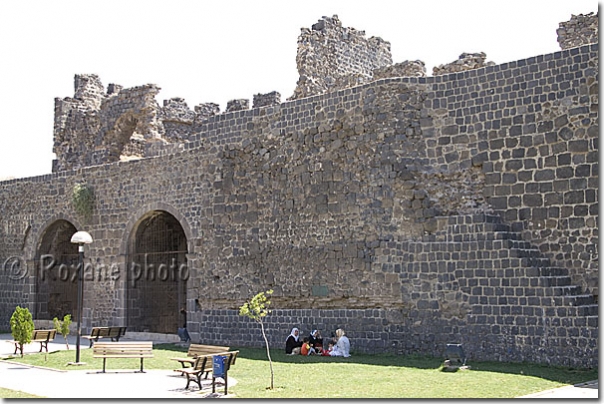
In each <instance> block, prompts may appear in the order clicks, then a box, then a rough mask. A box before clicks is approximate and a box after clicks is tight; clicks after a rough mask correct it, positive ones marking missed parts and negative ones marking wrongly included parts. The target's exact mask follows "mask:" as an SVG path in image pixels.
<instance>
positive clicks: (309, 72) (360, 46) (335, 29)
mask: <svg viewBox="0 0 604 404" xmlns="http://www.w3.org/2000/svg"><path fill="white" fill-rule="evenodd" d="M296 64H297V66H298V73H299V74H300V78H299V79H298V83H297V86H296V89H295V90H294V94H293V95H292V96H291V97H290V98H289V100H295V99H299V98H304V97H310V96H312V95H318V94H322V93H324V92H326V91H329V90H333V89H334V86H336V83H337V82H338V80H348V81H350V80H351V79H343V77H344V76H349V75H356V76H357V81H356V82H357V83H358V81H359V80H363V79H362V78H371V77H372V75H373V70H374V69H376V68H378V67H382V66H387V65H390V64H392V55H391V53H390V43H389V42H387V41H384V40H383V39H381V38H379V37H371V38H366V37H365V31H358V30H356V29H354V28H348V27H343V26H342V22H341V21H340V20H339V18H338V16H337V15H334V16H333V17H331V18H330V17H323V18H322V19H321V20H319V22H317V23H316V24H314V25H313V26H312V28H311V29H308V28H302V32H301V34H300V36H299V37H298V53H297V56H296ZM339 88H342V87H341V84H340V87H339Z"/></svg>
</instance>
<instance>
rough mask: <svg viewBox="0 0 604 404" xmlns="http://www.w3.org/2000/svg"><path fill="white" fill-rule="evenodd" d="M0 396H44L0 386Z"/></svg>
mask: <svg viewBox="0 0 604 404" xmlns="http://www.w3.org/2000/svg"><path fill="white" fill-rule="evenodd" d="M0 397H2V398H44V397H39V396H35V395H33V394H29V393H24V392H22V391H18V390H11V389H5V388H3V387H0Z"/></svg>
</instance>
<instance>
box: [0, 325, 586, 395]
mask: <svg viewBox="0 0 604 404" xmlns="http://www.w3.org/2000/svg"><path fill="white" fill-rule="evenodd" d="M8 339H11V335H10V334H0V358H6V357H7V356H9V355H12V353H13V352H14V349H15V348H14V345H12V344H9V343H8V342H6V341H2V340H8ZM123 339H124V341H127V340H128V338H123ZM120 340H121V338H120ZM69 347H70V349H71V350H72V351H73V354H74V360H75V337H74V336H69ZM80 347H81V349H89V348H88V340H85V341H84V343H81V344H80ZM39 349H40V344H38V343H35V344H29V345H26V347H25V349H24V353H33V352H38V350H39ZM61 349H65V343H64V342H63V337H62V336H58V337H57V338H56V339H55V342H51V343H49V344H48V350H49V351H51V352H52V351H57V350H61ZM236 383H237V381H236V380H234V379H232V378H230V379H229V386H233V385H235V384H236ZM202 384H203V389H202V390H201V391H200V390H199V389H198V388H197V386H196V385H194V384H193V386H192V387H191V386H189V390H188V391H187V390H185V388H184V386H185V385H186V381H185V379H184V378H183V377H181V376H178V375H177V374H176V373H175V372H174V371H172V370H153V369H151V370H146V371H145V373H135V372H134V371H132V372H129V371H123V370H120V371H119V372H110V371H108V372H107V373H105V374H103V373H97V371H93V370H69V371H66V370H54V369H47V368H39V367H31V366H24V365H21V364H16V363H14V362H12V363H11V362H7V361H0V387H5V388H8V389H12V390H20V391H24V392H27V393H30V394H35V395H38V396H42V397H49V398H99V399H104V398H107V399H109V398H160V399H161V398H163V399H174V398H204V397H208V398H210V397H229V396H225V395H224V394H223V393H224V386H222V385H220V386H217V388H216V393H215V394H212V388H211V379H210V380H207V381H205V380H204V381H203V383H202ZM518 398H522V399H524V398H555V399H558V398H561V399H563V398H565V399H579V398H585V399H596V400H597V399H598V381H597V380H594V381H591V382H587V383H581V384H577V385H575V386H565V387H560V388H557V389H552V390H546V391H542V392H539V393H534V394H529V395H526V396H522V397H518Z"/></svg>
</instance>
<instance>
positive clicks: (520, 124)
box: [0, 27, 599, 368]
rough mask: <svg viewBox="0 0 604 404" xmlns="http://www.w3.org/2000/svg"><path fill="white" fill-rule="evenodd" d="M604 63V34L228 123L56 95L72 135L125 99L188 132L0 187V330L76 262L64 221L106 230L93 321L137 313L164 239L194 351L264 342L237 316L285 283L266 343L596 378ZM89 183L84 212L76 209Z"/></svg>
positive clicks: (227, 116)
mask: <svg viewBox="0 0 604 404" xmlns="http://www.w3.org/2000/svg"><path fill="white" fill-rule="evenodd" d="M317 28H318V27H317ZM598 60H599V48H598V44H597V43H594V44H589V45H583V46H580V47H575V48H570V49H565V50H562V51H559V52H555V53H552V54H547V55H540V56H536V57H533V58H529V59H523V60H518V61H514V62H509V63H505V64H501V65H494V66H485V67H481V68H478V69H472V70H466V71H460V72H454V73H448V74H443V75H438V76H435V77H424V76H422V75H418V76H416V77H386V78H382V79H378V80H373V81H368V82H365V83H364V84H362V85H358V86H355V87H351V88H343V89H341V90H339V91H328V92H324V93H322V94H318V95H313V96H310V97H306V98H301V99H295V100H290V101H286V102H283V103H274V104H273V105H263V106H262V107H254V108H252V109H249V107H247V106H246V107H245V108H244V109H242V110H236V111H231V112H226V113H222V114H220V113H219V111H218V108H217V106H215V105H213V104H207V105H205V106H203V108H202V106H200V107H199V108H197V107H196V108H195V118H193V116H192V115H189V113H188V112H187V110H188V107H187V108H185V106H186V104H184V101H183V100H180V99H173V100H170V101H168V102H166V103H165V104H164V106H163V108H164V109H163V110H162V109H161V108H159V107H158V109H157V110H156V111H155V110H153V111H151V110H145V111H138V110H137V109H136V105H134V106H132V108H133V109H132V110H131V109H130V108H131V106H125V104H126V100H129V97H130V96H131V94H133V91H138V92H140V93H141V94H142V95H144V94H148V93H150V92H153V91H155V90H156V87H150V86H145V87H141V88H139V87H137V88H136V90H131V89H119V88H118V89H114V90H113V91H112V92H110V91H108V92H107V93H108V94H109V95H103V94H105V93H104V91H102V90H101V88H100V87H99V86H98V85H96V84H95V81H94V80H92V79H90V80H89V82H90V83H92V84H87V85H90V88H88V87H86V89H85V90H86V91H85V94H89V95H85V94H84V95H81V96H79V97H80V98H77V99H76V98H74V100H63V101H62V103H60V104H61V105H62V107H64V108H71V110H73V111H76V112H73V113H72V114H71V115H69V117H68V118H67V119H73V120H74V124H73V125H76V126H77V125H85V124H87V123H89V122H88V121H89V120H92V119H93V118H92V117H88V116H87V115H86V113H87V112H86V111H91V110H95V111H102V110H103V105H115V106H116V108H118V109H119V110H120V111H125V112H123V114H122V113H121V112H120V114H119V115H127V116H132V117H133V119H134V117H136V123H135V122H134V121H133V122H132V123H131V127H134V128H137V127H140V128H141V129H140V131H141V132H138V130H137V131H136V133H141V134H142V137H143V138H144V139H149V138H153V136H152V131H151V130H149V129H148V128H153V127H155V126H153V125H152V124H150V123H149V122H151V123H152V122H154V121H153V119H151V118H152V117H157V119H164V121H165V122H166V121H167V120H168V119H169V120H171V122H174V123H178V124H179V125H187V124H188V125H190V128H191V131H190V132H189V133H188V134H187V135H186V139H187V140H186V141H179V142H176V143H171V144H168V145H167V147H166V145H164V146H161V147H159V146H158V154H156V155H155V157H153V158H140V159H138V160H134V161H124V160H123V161H118V160H115V161H113V160H106V161H105V163H104V164H100V165H98V166H89V167H86V166H85V165H84V166H83V167H81V166H80V167H78V169H74V170H69V169H64V170H60V171H57V172H54V173H53V174H50V175H45V176H40V177H32V178H24V179H17V180H9V181H4V182H0V212H2V216H1V218H0V240H1V241H0V261H1V262H8V263H9V264H11V263H13V262H14V263H15V265H12V264H11V265H8V266H6V265H5V268H9V269H10V271H7V270H5V271H3V272H1V273H0V285H2V287H1V288H0V290H1V292H0V324H7V323H8V319H9V318H10V314H11V313H12V311H13V310H14V306H15V305H16V304H25V305H28V306H29V307H31V308H32V309H33V308H36V307H42V306H43V305H44V304H45V303H46V301H44V302H40V299H41V298H40V293H39V291H40V288H41V286H43V285H41V283H40V279H39V273H37V272H36V271H37V268H39V267H40V260H41V256H42V255H44V254H47V253H48V252H49V251H62V250H60V248H59V246H60V245H62V242H61V237H60V232H58V231H54V230H53V229H55V227H56V228H59V227H60V228H61V229H69V228H71V227H70V226H72V227H73V228H75V229H78V230H86V231H89V232H90V233H91V234H92V236H93V239H94V242H93V244H91V245H90V246H88V247H87V251H86V256H87V259H88V260H89V262H90V264H91V265H92V266H93V268H94V269H95V270H97V269H98V272H95V276H94V278H93V279H91V280H89V281H87V282H86V290H85V296H86V299H87V300H86V302H87V303H86V309H85V310H84V318H85V320H84V327H85V329H87V328H89V327H91V326H96V325H109V324H111V325H114V324H131V323H130V322H131V321H132V318H134V317H136V316H139V317H140V314H139V309H140V311H143V312H144V310H143V309H141V308H138V307H133V305H135V304H136V300H137V299H136V298H135V297H133V296H138V295H139V294H142V293H143V292H144V288H142V287H141V288H134V287H133V286H132V285H131V283H132V279H131V278H128V276H126V275H127V273H126V271H127V269H128V268H127V267H128V265H129V263H131V262H132V261H133V260H134V258H135V257H134V256H135V255H136V254H137V253H139V251H140V250H138V249H137V248H139V246H140V245H144V246H147V250H145V251H146V252H149V253H151V252H153V253H157V249H154V248H156V245H157V243H156V242H157V241H158V240H161V236H162V234H165V235H167V236H166V237H165V238H166V239H168V240H176V241H177V242H175V243H173V244H174V245H175V247H173V248H172V249H171V250H170V251H169V252H171V253H174V254H175V255H179V257H180V258H179V259H182V260H184V262H185V263H186V267H187V268H188V269H190V270H189V271H188V275H189V276H188V277H187V279H186V282H185V283H186V285H185V295H184V296H181V297H182V298H184V304H185V305H186V308H187V312H188V316H187V320H188V329H189V333H190V334H191V336H192V338H193V341H194V342H203V343H212V344H227V345H231V346H233V345H241V346H246V345H250V346H262V344H263V341H262V337H261V336H260V335H259V333H258V329H257V325H256V324H255V323H253V322H252V321H250V320H248V319H246V318H243V317H240V316H238V315H237V311H238V307H239V306H240V305H241V304H243V302H244V301H245V299H248V298H249V297H251V296H253V295H255V294H256V293H258V292H259V291H263V290H267V289H273V290H274V291H275V292H274V295H273V298H272V300H273V305H272V308H273V309H274V311H273V313H272V314H271V315H270V316H269V317H268V318H267V320H268V334H269V335H268V336H269V341H270V342H271V344H272V346H273V347H278V346H280V345H281V344H283V341H284V340H285V336H286V335H287V333H289V330H290V329H291V327H292V326H298V327H299V328H301V330H302V331H303V334H304V335H306V334H307V333H308V332H309V331H310V330H311V329H314V328H318V329H321V330H322V331H323V333H324V335H329V333H330V331H331V330H334V329H335V328H336V327H342V328H344V329H345V330H346V331H347V334H348V336H349V337H350V339H351V343H352V349H353V353H354V351H355V350H356V351H357V352H367V353H374V352H375V353H377V352H392V353H400V354H412V353H422V354H432V355H442V353H443V352H444V349H445V346H446V343H451V342H456V343H462V344H463V345H464V349H465V351H466V353H467V354H468V361H469V363H470V364H471V361H473V360H496V361H528V362H536V363H544V364H551V365H562V366H572V367H577V368H583V367H597V366H598V303H597V296H598V294H599V290H598V278H599V270H598V263H599V258H598V256H599V254H598V248H599V247H598V219H599V213H598V142H597V139H598V132H599V116H598V91H597V90H598V86H599V81H598ZM416 66H420V69H419V70H421V64H417V65H416ZM82 86H83V85H80V87H82ZM78 88H79V87H78ZM129 90H131V91H130V92H129ZM76 93H78V91H76ZM99 94H101V95H102V96H101V95H99ZM129 94H130V95H129ZM120 95H121V97H123V98H120V99H118V98H117V97H119V96H120ZM87 97H91V99H90V100H87V101H86V102H84V100H86V99H87ZM94 97H101V98H102V99H101V100H100V105H101V106H100V107H99V106H98V102H96V101H94ZM114 99H115V100H114ZM260 99H263V100H264V99H265V98H263V97H260ZM271 99H273V100H275V99H276V97H274V98H271V97H270V96H268V97H266V100H267V103H268V104H271V101H270V100H271ZM256 100H258V99H256ZM256 100H255V102H254V103H255V104H256ZM137 105H138V104H137ZM99 108H100V109H99ZM82 111H83V112H82ZM202 111H203V113H204V118H203V119H198V116H199V114H200V112H202ZM78 114H79V115H78ZM154 114H156V115H154ZM101 115H102V114H101ZM78 117H79V118H78ZM145 117H146V118H145ZM97 119H98V121H99V122H104V119H107V122H108V118H103V117H102V116H100V117H99V116H98V114H97ZM145 122H147V125H146V126H145V125H144V123H145ZM59 124H60V125H62V126H61V128H62V129H61V130H60V131H59V132H55V133H61V134H62V133H69V134H71V135H72V136H77V135H78V133H79V132H77V131H75V130H73V129H69V130H67V129H65V128H70V127H71V126H70V125H68V124H67V123H66V122H63V121H59ZM60 125H59V126H60ZM107 125H108V124H107ZM82 127H83V126H82ZM107 127H108V126H107ZM157 127H159V126H157ZM162 127H163V130H164V131H165V128H166V127H165V125H162ZM183 127H184V126H183ZM158 131H159V129H158ZM124 133H125V132H124ZM166 133H167V132H162V133H161V136H162V138H167V136H166V135H165V134H166ZM178 133H181V132H178ZM182 133H184V132H182ZM179 136H181V137H182V136H184V135H179ZM183 138H184V137H183ZM124 139H125V138H124ZM126 140H128V141H130V139H126ZM155 143H158V144H159V143H160V142H158V141H156V142H155ZM67 145H68V142H67V143H65V146H67ZM171 147H174V149H172V148H171ZM159 151H161V152H159ZM112 161H113V162H112ZM61 164H63V163H61ZM83 182H85V183H86V184H87V185H88V186H89V187H90V188H91V189H93V190H94V195H95V199H94V203H93V209H92V216H91V218H90V219H87V218H85V217H83V216H80V215H79V214H78V213H77V212H76V211H75V210H74V207H73V206H72V203H71V199H70V195H71V192H72V189H73V187H74V185H75V184H77V183H83ZM162 218H164V219H163V220H165V223H166V226H165V227H164V228H159V227H153V226H154V223H156V222H158V221H160V220H161V219H162ZM167 219H170V220H167ZM57 223H58V224H60V225H61V226H58V225H57ZM174 227H176V228H180V231H179V232H173V228H174ZM146 228H151V229H160V230H161V231H155V230H154V232H152V233H149V234H147V233H145V231H144V230H145V229H146ZM64 232H65V231H64ZM143 236H144V237H147V239H145V240H147V241H148V242H147V243H142V242H141V240H142V239H143V238H144V237H143ZM183 238H184V239H185V241H184V242H181V241H182V239H183ZM179 240H180V241H179ZM63 241H64V240H63ZM66 255H67V254H66ZM17 264H18V265H17ZM102 268H109V269H111V268H113V269H114V270H115V274H116V275H121V276H113V277H112V276H105V275H103V273H101V269H102ZM162 293H164V292H161V291H159V292H158V293H157V295H155V296H159V295H161V294H162ZM169 297H171V298H174V299H177V298H180V297H179V296H177V294H176V293H174V295H170V296H169ZM151 309H152V306H151V304H150V305H149V307H148V308H145V310H151ZM175 315H177V314H175ZM153 320H154V322H156V323H160V322H164V319H159V318H153ZM150 323H151V324H153V321H151V322H150ZM174 332H176V330H174Z"/></svg>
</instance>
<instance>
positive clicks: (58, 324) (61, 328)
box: [52, 314, 71, 350]
mask: <svg viewBox="0 0 604 404" xmlns="http://www.w3.org/2000/svg"><path fill="white" fill-rule="evenodd" d="M52 322H53V323H54V325H55V328H56V329H57V332H58V333H59V334H61V335H62V336H63V338H65V345H67V350H69V341H67V336H68V335H69V325H70V324H71V314H65V317H63V321H61V320H59V319H58V318H56V317H55V318H53V319H52Z"/></svg>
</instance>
